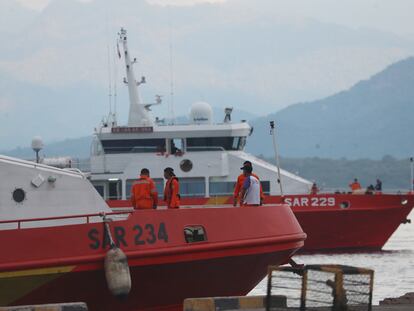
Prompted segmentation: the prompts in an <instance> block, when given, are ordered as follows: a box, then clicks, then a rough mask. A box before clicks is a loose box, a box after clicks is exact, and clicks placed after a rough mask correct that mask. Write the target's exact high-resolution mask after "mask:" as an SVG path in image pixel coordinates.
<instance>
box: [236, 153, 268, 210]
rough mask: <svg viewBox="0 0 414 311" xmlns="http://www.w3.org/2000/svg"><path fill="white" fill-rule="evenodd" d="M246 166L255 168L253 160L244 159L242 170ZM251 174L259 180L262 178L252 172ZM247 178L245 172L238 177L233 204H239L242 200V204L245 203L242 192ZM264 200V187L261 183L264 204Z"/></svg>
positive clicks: (261, 198)
mask: <svg viewBox="0 0 414 311" xmlns="http://www.w3.org/2000/svg"><path fill="white" fill-rule="evenodd" d="M245 166H248V167H251V168H252V169H253V166H252V162H250V161H244V163H243V167H241V168H240V169H241V170H242V169H244V167H245ZM251 175H252V176H253V177H256V178H257V179H258V180H260V178H259V177H258V176H257V175H256V174H254V173H251ZM245 179H246V176H245V175H244V174H240V175H239V177H237V182H236V186H235V187H234V193H233V206H237V201H239V202H240V206H242V205H243V198H242V197H241V192H242V188H243V183H244V180H245ZM263 200H264V195H263V189H262V185H260V204H263Z"/></svg>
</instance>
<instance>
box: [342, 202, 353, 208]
mask: <svg viewBox="0 0 414 311" xmlns="http://www.w3.org/2000/svg"><path fill="white" fill-rule="evenodd" d="M350 205H351V204H350V203H349V202H348V201H343V202H341V204H339V207H340V208H348V207H349V206H350Z"/></svg>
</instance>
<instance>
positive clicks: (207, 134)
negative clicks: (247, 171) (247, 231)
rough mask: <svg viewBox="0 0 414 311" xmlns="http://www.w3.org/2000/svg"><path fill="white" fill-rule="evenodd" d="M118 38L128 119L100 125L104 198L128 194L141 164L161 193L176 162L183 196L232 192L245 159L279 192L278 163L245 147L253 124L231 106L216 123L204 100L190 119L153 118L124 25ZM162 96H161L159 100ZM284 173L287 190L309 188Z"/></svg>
mask: <svg viewBox="0 0 414 311" xmlns="http://www.w3.org/2000/svg"><path fill="white" fill-rule="evenodd" d="M119 41H120V42H121V43H122V47H123V57H124V60H125V69H126V78H125V79H124V82H126V83H127V85H128V92H129V100H130V109H129V117H128V124H127V125H126V126H118V124H117V122H116V121H115V120H116V118H113V121H111V122H103V123H102V124H101V125H100V127H99V128H98V129H97V130H96V133H95V138H94V142H93V146H92V147H93V148H92V154H91V181H92V183H93V185H94V186H95V188H96V189H97V190H98V192H99V193H100V194H101V195H102V196H103V197H104V198H105V199H115V200H119V199H124V200H125V199H128V198H129V193H130V188H131V185H132V183H133V182H134V181H135V180H136V178H137V176H138V174H139V172H140V170H141V169H142V168H143V167H146V168H148V169H149V170H150V172H151V177H152V178H153V179H154V180H155V182H156V185H157V187H158V188H159V193H162V188H163V185H164V180H163V178H162V177H163V170H164V168H165V167H172V168H174V170H175V172H176V175H177V176H178V177H179V179H180V185H181V187H180V192H181V193H180V194H181V196H183V197H191V196H196V197H213V196H223V195H230V194H231V193H232V192H233V187H234V183H235V181H236V179H237V176H238V175H239V174H240V173H241V171H240V167H241V165H242V164H243V162H244V161H247V160H248V161H250V162H252V164H253V167H254V171H255V172H256V173H257V174H258V175H259V176H260V178H261V182H262V186H263V190H264V192H265V194H270V195H277V194H279V189H280V188H279V185H278V183H277V179H278V178H277V177H278V175H277V167H276V166H274V165H271V164H269V163H267V162H265V161H263V160H261V159H259V158H257V157H255V156H253V155H251V154H248V153H246V152H245V151H244V148H245V145H246V140H247V137H248V136H249V135H250V134H251V132H252V127H251V126H250V125H249V124H248V123H247V122H245V121H243V122H239V123H233V122H231V111H232V109H231V108H226V109H225V116H224V121H223V122H222V123H213V120H212V116H213V113H212V109H211V106H210V105H209V104H207V103H205V102H197V103H195V104H193V105H192V107H191V110H190V116H189V122H188V124H171V123H172V122H167V123H170V124H165V123H163V122H160V121H159V120H155V121H154V119H153V118H152V117H151V115H150V107H151V105H152V104H143V103H142V101H141V99H140V94H139V87H140V85H141V84H143V83H145V82H146V81H145V78H144V77H142V78H141V80H140V81H137V80H136V78H135V74H134V70H133V66H134V64H135V62H136V60H135V59H134V60H131V57H130V53H129V50H128V45H127V34H126V30H125V29H121V32H120V33H119ZM160 102H161V99H160V97H159V96H157V98H156V102H155V104H159V103H160ZM266 139H267V138H266ZM269 141H270V139H269ZM281 175H282V178H281V179H282V182H283V188H284V191H285V193H290V194H296V193H308V192H309V189H310V186H311V183H310V182H309V181H307V180H305V179H303V178H300V177H298V176H296V175H294V174H291V173H289V172H286V171H283V170H282V171H281Z"/></svg>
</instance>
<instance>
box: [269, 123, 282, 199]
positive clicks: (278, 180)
mask: <svg viewBox="0 0 414 311" xmlns="http://www.w3.org/2000/svg"><path fill="white" fill-rule="evenodd" d="M270 135H272V138H273V148H274V151H275V158H276V166H277V175H278V177H277V182H278V184H279V187H280V195H281V196H282V198H283V188H282V176H281V175H280V163H279V152H278V150H277V144H276V134H275V121H270Z"/></svg>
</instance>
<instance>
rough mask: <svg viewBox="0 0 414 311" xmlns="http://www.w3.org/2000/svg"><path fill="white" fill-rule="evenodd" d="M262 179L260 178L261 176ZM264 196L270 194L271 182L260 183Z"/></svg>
mask: <svg viewBox="0 0 414 311" xmlns="http://www.w3.org/2000/svg"><path fill="white" fill-rule="evenodd" d="M259 177H260V176H259ZM260 183H261V185H262V190H263V193H264V194H267V195H269V194H270V181H260Z"/></svg>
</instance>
